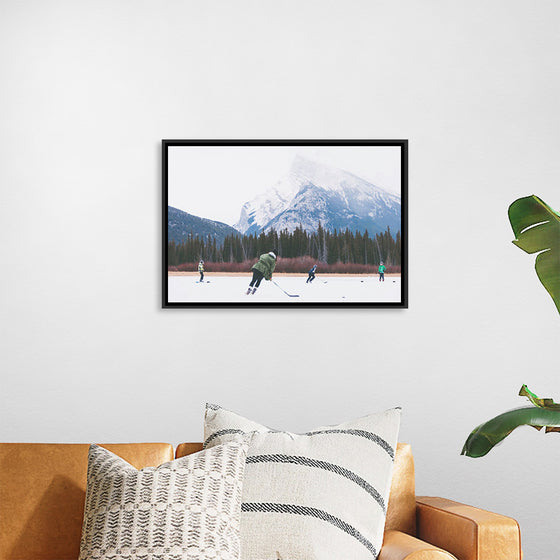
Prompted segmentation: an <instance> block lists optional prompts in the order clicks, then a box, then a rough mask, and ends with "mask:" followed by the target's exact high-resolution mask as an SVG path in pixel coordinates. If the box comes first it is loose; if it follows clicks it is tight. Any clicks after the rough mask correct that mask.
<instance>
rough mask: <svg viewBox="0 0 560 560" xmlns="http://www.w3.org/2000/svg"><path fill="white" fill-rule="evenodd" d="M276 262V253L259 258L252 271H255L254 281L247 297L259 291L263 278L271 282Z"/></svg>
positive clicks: (272, 252) (265, 254)
mask: <svg viewBox="0 0 560 560" xmlns="http://www.w3.org/2000/svg"><path fill="white" fill-rule="evenodd" d="M276 260H277V256H276V251H270V252H268V253H264V254H262V255H261V256H260V257H259V260H258V262H256V263H255V264H254V265H253V268H252V269H251V270H252V271H253V279H252V280H251V283H250V284H249V288H248V289H247V295H249V294H254V293H255V292H256V291H257V288H258V287H259V286H260V284H261V281H262V279H263V278H264V279H265V280H270V279H271V278H272V273H273V272H274V268H275V266H276Z"/></svg>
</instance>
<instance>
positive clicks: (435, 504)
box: [416, 496, 522, 560]
mask: <svg viewBox="0 0 560 560" xmlns="http://www.w3.org/2000/svg"><path fill="white" fill-rule="evenodd" d="M416 524H417V534H418V538H420V539H422V540H425V541H426V542H429V543H431V544H434V545H436V546H439V547H441V548H443V549H445V550H449V552H451V553H452V554H454V555H455V556H456V557H457V558H458V560H520V559H521V558H522V554H521V535H520V531H519V525H518V524H517V521H515V519H512V518H511V517H505V516H503V515H498V514H496V513H491V512H489V511H484V510H482V509H478V508H475V507H471V506H466V505H464V504H460V503H458V502H453V501H451V500H446V499H444V498H428V497H425V496H419V497H417V498H416Z"/></svg>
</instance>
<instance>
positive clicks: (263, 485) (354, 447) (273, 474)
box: [204, 405, 401, 560]
mask: <svg viewBox="0 0 560 560" xmlns="http://www.w3.org/2000/svg"><path fill="white" fill-rule="evenodd" d="M400 416H401V410H400V408H395V409H392V410H387V411H385V412H381V413H379V414H372V415H370V416H365V417H363V418H358V419H357V420H353V421H351V422H345V423H343V424H340V425H338V426H322V427H319V428H316V429H314V430H312V431H310V432H307V433H305V434H294V433H289V432H282V431H277V430H271V429H270V428H267V427H266V426H263V425H262V424H259V423H257V422H253V421H251V420H248V419H246V418H243V417H242V416H239V415H237V414H235V413H233V412H230V411H228V410H225V409H223V408H220V407H219V406H216V405H207V408H206V419H205V427H204V437H205V446H206V447H212V446H213V445H217V444H221V443H223V442H224V441H228V440H229V439H231V438H235V437H239V434H241V433H248V432H256V433H255V434H254V435H253V438H252V440H251V443H250V446H249V453H248V457H247V468H246V469H245V480H244V483H243V503H242V506H241V508H242V509H241V511H242V513H241V557H242V559H243V560H277V559H282V560H372V559H375V558H377V555H378V553H379V549H380V548H381V544H382V542H383V530H384V525H385V515H386V511H387V501H388V496H389V490H390V485H391V474H392V470H393V461H394V457H395V447H396V443H397V434H398V429H399V423H400Z"/></svg>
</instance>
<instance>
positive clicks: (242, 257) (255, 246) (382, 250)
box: [168, 224, 401, 266]
mask: <svg viewBox="0 0 560 560" xmlns="http://www.w3.org/2000/svg"><path fill="white" fill-rule="evenodd" d="M272 249H276V250H277V251H278V254H279V256H280V257H284V258H294V257H311V258H312V259H314V260H316V261H317V262H322V263H327V264H334V263H338V262H341V263H345V264H347V263H350V264H376V263H379V262H380V261H383V262H384V263H385V264H386V265H387V266H391V265H397V266H400V264H401V235H400V231H397V234H396V235H395V237H393V235H392V233H391V230H390V228H387V230H386V231H385V232H383V233H378V234H376V235H375V236H373V237H370V235H369V234H368V232H367V230H366V231H365V233H363V234H362V233H360V232H355V233H352V232H350V231H349V230H348V229H347V230H345V231H336V230H335V231H333V232H330V231H327V230H326V229H324V228H323V227H322V226H321V224H319V227H318V229H317V231H315V232H312V233H309V232H307V231H305V230H304V229H303V228H302V227H297V228H296V229H295V230H294V231H293V232H291V233H290V232H289V231H288V230H283V231H280V232H277V231H275V230H270V231H269V232H268V233H264V232H262V233H260V234H259V235H257V234H256V233H254V234H252V235H243V236H240V235H228V236H227V237H226V238H225V239H224V242H223V243H222V244H221V245H218V244H217V242H216V238H215V237H211V236H208V238H206V239H202V238H200V237H199V236H198V235H195V236H193V235H191V236H190V237H189V239H187V240H186V241H184V242H182V243H175V242H174V241H171V242H170V243H168V265H169V266H176V265H180V264H184V263H194V262H197V261H199V260H200V259H203V260H205V261H206V262H237V263H241V262H244V261H247V260H251V259H255V258H257V257H258V256H259V255H261V254H262V253H267V252H268V251H270V250H272Z"/></svg>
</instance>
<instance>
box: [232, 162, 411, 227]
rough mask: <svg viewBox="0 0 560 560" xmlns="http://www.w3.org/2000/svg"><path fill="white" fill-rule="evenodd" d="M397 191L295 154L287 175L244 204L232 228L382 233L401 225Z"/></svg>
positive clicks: (399, 202)
mask: <svg viewBox="0 0 560 560" xmlns="http://www.w3.org/2000/svg"><path fill="white" fill-rule="evenodd" d="M400 206H401V201H400V197H399V196H398V195H393V194H391V193H388V192H387V191H385V190H383V189H381V188H379V187H377V186H376V185H373V184H372V183H370V182H369V181H366V180H365V179H362V178H361V177H358V176H356V175H353V174H352V173H349V172H348V171H345V170H343V169H338V168H335V167H332V166H330V165H327V164H324V163H322V162H318V161H314V160H312V159H309V158H307V157H304V156H302V155H299V154H298V155H296V157H295V158H294V160H293V162H292V165H291V168H290V171H289V173H288V175H287V176H286V177H284V178H282V179H281V180H280V181H278V182H277V183H276V184H275V185H274V186H273V187H272V188H270V189H269V190H268V191H266V192H265V193H262V194H260V195H258V196H257V197H255V198H254V199H253V200H251V201H249V202H246V203H245V204H244V205H243V208H242V209H241V215H240V218H239V221H238V222H237V224H236V225H235V227H236V228H237V229H238V230H240V231H242V232H243V233H248V234H251V233H255V232H260V231H262V230H265V231H268V230H270V229H271V228H274V229H276V230H283V229H288V230H289V231H293V230H294V229H295V228H296V227H298V225H299V224H302V225H303V226H304V229H306V230H308V231H314V230H316V229H317V226H318V223H319V222H321V223H322V224H323V226H325V227H326V229H331V230H334V229H345V228H346V227H348V228H349V229H351V230H352V231H355V230H359V231H365V229H368V231H369V232H370V233H372V232H373V231H384V230H385V228H386V227H387V226H388V225H389V226H390V227H391V229H392V230H393V231H395V230H399V229H400Z"/></svg>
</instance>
